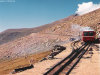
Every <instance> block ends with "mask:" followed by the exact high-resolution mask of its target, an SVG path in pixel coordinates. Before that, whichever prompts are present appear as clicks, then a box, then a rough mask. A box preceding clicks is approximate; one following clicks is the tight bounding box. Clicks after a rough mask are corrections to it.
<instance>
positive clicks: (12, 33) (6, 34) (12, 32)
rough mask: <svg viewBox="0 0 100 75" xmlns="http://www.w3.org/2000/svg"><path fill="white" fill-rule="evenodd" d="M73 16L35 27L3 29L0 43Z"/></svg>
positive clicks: (37, 30) (0, 34)
mask: <svg viewBox="0 0 100 75" xmlns="http://www.w3.org/2000/svg"><path fill="white" fill-rule="evenodd" d="M73 17H75V15H72V16H69V17H67V18H64V19H61V20H58V21H55V22H53V23H50V24H46V25H43V26H39V27H36V28H22V29H8V30H5V31H3V32H1V33H0V45H1V44H4V43H7V42H11V41H13V40H16V39H18V38H21V37H25V36H27V35H30V34H31V33H37V32H41V31H42V30H44V29H47V28H49V27H52V26H54V25H56V24H59V23H63V22H65V21H68V20H70V19H72V18H73Z"/></svg>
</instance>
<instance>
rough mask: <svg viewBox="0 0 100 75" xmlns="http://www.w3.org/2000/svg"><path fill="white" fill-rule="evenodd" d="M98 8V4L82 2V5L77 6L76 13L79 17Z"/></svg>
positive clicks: (99, 5) (99, 6)
mask: <svg viewBox="0 0 100 75" xmlns="http://www.w3.org/2000/svg"><path fill="white" fill-rule="evenodd" d="M98 8H100V4H94V3H93V2H87V3H86V2H83V3H82V4H78V9H77V11H76V13H77V14H79V15H83V14H86V13H88V12H91V11H93V10H96V9H98Z"/></svg>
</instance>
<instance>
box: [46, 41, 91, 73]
mask: <svg viewBox="0 0 100 75" xmlns="http://www.w3.org/2000/svg"><path fill="white" fill-rule="evenodd" d="M77 42H78V41H77ZM76 45H77V44H76ZM73 46H75V43H73ZM89 47H90V44H87V43H84V44H83V45H82V46H81V47H79V48H76V49H75V48H74V50H73V51H72V52H71V53H70V55H68V56H67V57H66V58H64V59H63V60H62V61H60V62H59V63H58V64H56V65H55V66H54V67H52V68H51V69H50V70H48V71H47V72H46V73H45V74H44V75H69V74H70V72H71V71H72V70H73V68H74V67H75V66H76V65H77V64H78V62H79V61H80V59H81V58H82V56H83V55H84V54H85V52H86V51H87V50H88V49H89Z"/></svg>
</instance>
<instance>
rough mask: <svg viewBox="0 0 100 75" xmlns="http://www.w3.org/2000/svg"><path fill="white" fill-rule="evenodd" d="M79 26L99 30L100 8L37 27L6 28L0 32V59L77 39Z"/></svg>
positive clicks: (27, 53) (16, 56) (31, 52)
mask: <svg viewBox="0 0 100 75" xmlns="http://www.w3.org/2000/svg"><path fill="white" fill-rule="evenodd" d="M81 27H82V28H84V27H91V28H92V29H94V30H97V31H100V9H98V10H95V11H93V12H90V13H87V14H84V15H82V16H79V15H72V16H70V17H68V18H65V19H62V20H59V21H56V22H53V23H51V24H47V25H44V26H41V27H37V28H29V29H10V30H6V31H4V32H2V33H0V44H1V45H0V61H3V60H7V59H12V58H18V57H20V56H26V55H29V54H34V53H39V52H44V51H49V50H51V49H52V47H53V46H54V45H57V44H64V43H67V42H69V41H70V38H75V39H78V38H79V37H80V36H81V35H80V31H81V30H80V29H81Z"/></svg>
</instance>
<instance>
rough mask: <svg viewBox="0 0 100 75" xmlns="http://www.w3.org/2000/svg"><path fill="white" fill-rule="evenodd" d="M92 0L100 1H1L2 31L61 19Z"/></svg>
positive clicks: (0, 17)
mask: <svg viewBox="0 0 100 75" xmlns="http://www.w3.org/2000/svg"><path fill="white" fill-rule="evenodd" d="M0 1H3V0H0ZM12 1H13V0H12ZM90 1H92V2H93V3H99V2H100V0H15V2H7V0H4V2H0V32H1V31H3V30H6V29H10V28H31V27H37V26H40V25H44V24H48V23H51V22H54V21H56V20H60V19H62V18H65V17H67V16H70V15H72V14H74V13H75V12H76V10H77V8H78V4H80V3H82V2H90Z"/></svg>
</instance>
